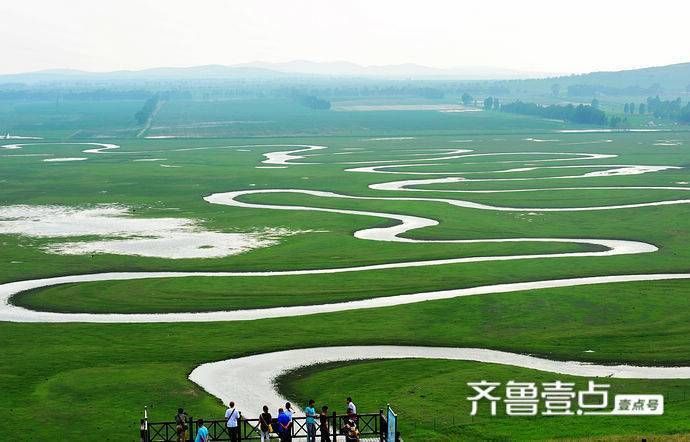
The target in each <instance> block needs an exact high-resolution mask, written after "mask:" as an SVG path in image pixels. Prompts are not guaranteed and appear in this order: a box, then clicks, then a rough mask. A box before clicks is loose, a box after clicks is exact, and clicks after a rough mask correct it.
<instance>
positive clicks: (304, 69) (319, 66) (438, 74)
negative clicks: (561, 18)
mask: <svg viewBox="0 0 690 442" xmlns="http://www.w3.org/2000/svg"><path fill="white" fill-rule="evenodd" d="M236 67H251V68H261V69H269V70H272V71H277V72H284V73H292V74H310V75H329V76H350V77H352V76H354V77H383V78H412V79H433V78H438V79H456V80H503V79H524V78H544V77H548V76H549V75H553V73H551V74H549V73H544V72H527V71H519V70H514V69H503V68H495V67H482V66H469V67H459V68H450V69H441V68H434V67H429V66H423V65H419V64H414V63H403V64H395V65H372V66H363V65H359V64H356V63H350V62H348V61H333V62H314V61H307V60H294V61H289V62H285V63H268V62H261V61H257V62H253V63H245V64H241V65H236Z"/></svg>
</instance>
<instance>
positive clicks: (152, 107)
mask: <svg viewBox="0 0 690 442" xmlns="http://www.w3.org/2000/svg"><path fill="white" fill-rule="evenodd" d="M160 99H161V97H160V95H159V94H156V95H154V96H152V97H150V98H149V99H148V100H146V103H144V106H143V107H142V108H141V109H139V110H138V111H137V113H135V114H134V119H135V120H136V121H137V123H138V124H145V123H146V122H147V121H148V119H149V118H151V115H153V113H154V112H155V111H156V108H157V107H158V102H159V101H160Z"/></svg>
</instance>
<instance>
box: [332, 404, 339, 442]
mask: <svg viewBox="0 0 690 442" xmlns="http://www.w3.org/2000/svg"><path fill="white" fill-rule="evenodd" d="M338 430H339V428H338V415H337V414H336V413H335V411H334V412H333V431H332V433H333V442H337V441H338Z"/></svg>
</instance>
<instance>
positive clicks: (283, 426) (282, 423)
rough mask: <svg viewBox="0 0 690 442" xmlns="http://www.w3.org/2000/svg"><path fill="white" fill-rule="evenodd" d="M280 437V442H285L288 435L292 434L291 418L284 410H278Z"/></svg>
mask: <svg viewBox="0 0 690 442" xmlns="http://www.w3.org/2000/svg"><path fill="white" fill-rule="evenodd" d="M277 424H278V435H279V436H280V442H285V441H287V440H288V439H287V438H288V434H289V432H290V417H289V416H288V415H287V414H285V410H283V409H282V408H279V409H278V422H277Z"/></svg>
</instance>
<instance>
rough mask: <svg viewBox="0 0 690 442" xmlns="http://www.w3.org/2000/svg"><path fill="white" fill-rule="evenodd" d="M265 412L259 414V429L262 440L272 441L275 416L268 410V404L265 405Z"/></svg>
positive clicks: (265, 441)
mask: <svg viewBox="0 0 690 442" xmlns="http://www.w3.org/2000/svg"><path fill="white" fill-rule="evenodd" d="M263 410H264V412H263V413H261V414H260V415H259V429H260V430H261V442H271V432H272V431H273V416H271V413H269V412H268V406H267V405H264V408H263Z"/></svg>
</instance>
